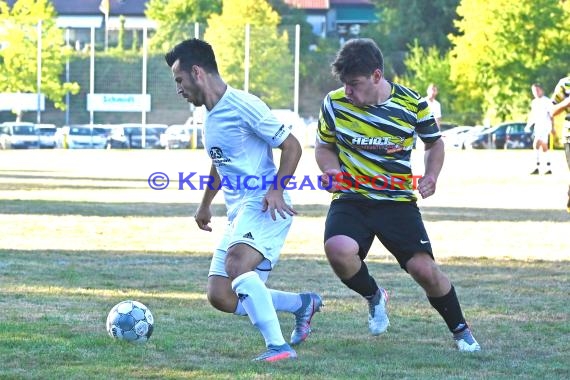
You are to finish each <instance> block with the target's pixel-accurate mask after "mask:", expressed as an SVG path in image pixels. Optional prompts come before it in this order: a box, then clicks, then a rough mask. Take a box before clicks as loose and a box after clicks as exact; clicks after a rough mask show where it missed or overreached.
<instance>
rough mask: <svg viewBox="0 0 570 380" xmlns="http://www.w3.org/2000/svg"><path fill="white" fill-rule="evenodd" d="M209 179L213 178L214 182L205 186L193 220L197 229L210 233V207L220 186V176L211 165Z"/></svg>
mask: <svg viewBox="0 0 570 380" xmlns="http://www.w3.org/2000/svg"><path fill="white" fill-rule="evenodd" d="M210 178H213V179H214V181H213V183H212V184H211V186H206V190H205V191H204V194H203V195H202V201H201V202H200V206H198V210H196V214H195V215H194V220H196V224H197V225H198V228H200V229H201V230H204V231H212V227H210V226H209V224H210V221H211V220H212V210H211V209H210V206H211V205H212V201H213V200H214V197H215V196H216V194H217V193H218V191H219V185H220V176H219V174H218V171H217V170H216V167H215V166H214V165H213V164H212V166H210Z"/></svg>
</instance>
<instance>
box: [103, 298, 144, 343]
mask: <svg viewBox="0 0 570 380" xmlns="http://www.w3.org/2000/svg"><path fill="white" fill-rule="evenodd" d="M153 329H154V317H153V316H152V313H151V312H150V310H149V308H148V307H146V306H145V305H143V304H142V303H140V302H138V301H130V300H129V301H122V302H119V303H118V304H116V305H115V306H113V308H112V309H111V311H110V312H109V314H108V315H107V332H108V333H109V335H110V336H111V337H113V338H115V339H119V340H125V341H127V342H132V343H145V342H146V341H147V340H149V338H150V336H151V335H152V331H153Z"/></svg>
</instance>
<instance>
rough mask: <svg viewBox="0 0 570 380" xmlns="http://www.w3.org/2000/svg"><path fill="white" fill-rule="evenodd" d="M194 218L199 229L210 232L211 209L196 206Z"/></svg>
mask: <svg viewBox="0 0 570 380" xmlns="http://www.w3.org/2000/svg"><path fill="white" fill-rule="evenodd" d="M194 220H195V221H196V224H197V225H198V228H199V229H201V230H204V231H208V232H212V227H210V226H209V224H210V222H211V220H212V211H211V209H210V207H198V210H197V211H196V214H194Z"/></svg>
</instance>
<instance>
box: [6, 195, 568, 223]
mask: <svg viewBox="0 0 570 380" xmlns="http://www.w3.org/2000/svg"><path fill="white" fill-rule="evenodd" d="M197 207H198V204H197V203H152V202H128V203H114V202H109V203H108V202H71V201H43V200H0V210H2V213H3V214H24V215H79V216H102V217H105V216H132V217H137V216H139V217H152V216H155V217H169V216H172V217H178V216H179V217H186V216H189V215H191V214H192V213H193V212H194V210H195V209H196V208H197ZM295 209H296V210H297V212H298V213H299V214H298V215H299V216H303V217H324V216H326V214H327V211H328V205H322V204H299V205H295ZM421 211H422V215H423V217H424V219H425V220H426V221H433V222H440V221H464V222H525V221H529V222H568V221H570V216H569V215H568V214H567V213H566V212H565V211H564V210H540V209H539V210H524V209H501V208H486V209H483V208H472V207H424V208H422V210H421ZM212 212H213V214H214V216H224V215H225V214H226V208H225V206H224V205H222V204H213V205H212Z"/></svg>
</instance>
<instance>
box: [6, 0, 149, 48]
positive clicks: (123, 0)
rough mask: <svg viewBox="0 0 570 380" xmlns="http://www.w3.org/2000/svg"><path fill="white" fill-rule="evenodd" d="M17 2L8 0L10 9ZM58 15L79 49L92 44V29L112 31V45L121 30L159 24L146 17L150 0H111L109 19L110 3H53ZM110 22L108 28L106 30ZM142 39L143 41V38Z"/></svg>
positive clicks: (95, 0)
mask: <svg viewBox="0 0 570 380" xmlns="http://www.w3.org/2000/svg"><path fill="white" fill-rule="evenodd" d="M16 1H17V0H7V3H8V5H9V6H12V5H14V3H16ZM50 1H51V3H52V4H53V6H54V8H55V11H56V13H57V15H58V16H57V26H59V27H60V28H63V29H69V40H70V44H71V45H73V46H75V47H76V49H77V50H81V49H83V48H84V47H85V46H86V45H87V44H89V43H90V41H91V29H92V28H93V29H95V32H96V33H97V34H103V33H104V32H105V30H107V31H110V32H111V33H109V38H110V39H111V43H112V44H114V43H116V39H117V34H118V33H117V31H118V30H119V29H120V28H121V22H122V21H121V20H124V25H123V28H124V29H125V30H127V31H134V32H136V33H141V31H142V30H143V29H144V28H148V29H154V28H156V23H155V22H153V21H151V20H149V19H147V18H146V16H145V8H146V3H147V2H148V1H149V0H108V4H109V9H108V14H107V16H108V17H105V13H104V12H103V11H104V10H105V8H106V7H105V4H106V0H78V1H72V0H50ZM105 22H107V27H105ZM138 37H139V41H142V39H141V38H140V37H141V36H138Z"/></svg>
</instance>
